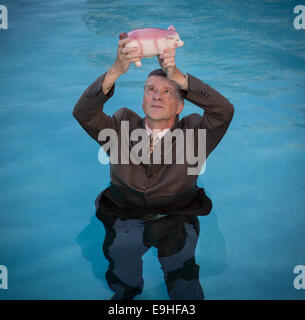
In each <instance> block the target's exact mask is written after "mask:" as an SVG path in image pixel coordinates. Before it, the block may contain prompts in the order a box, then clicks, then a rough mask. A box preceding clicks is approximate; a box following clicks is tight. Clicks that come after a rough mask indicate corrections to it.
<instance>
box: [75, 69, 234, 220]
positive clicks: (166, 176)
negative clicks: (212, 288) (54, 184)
mask: <svg viewBox="0 0 305 320" xmlns="http://www.w3.org/2000/svg"><path fill="white" fill-rule="evenodd" d="M104 77H105V74H103V75H102V76H100V77H98V78H97V79H96V80H95V81H94V82H93V83H92V84H91V85H90V86H89V87H88V88H87V89H86V90H85V92H84V93H83V94H82V96H81V97H80V99H79V100H78V102H77V103H76V105H75V107H74V110H73V116H74V117H75V118H76V119H77V121H78V122H79V123H80V125H81V126H82V127H83V128H84V130H86V132H87V133H88V134H89V135H90V136H91V137H92V138H93V139H94V140H96V141H98V134H99V132H100V131H101V130H102V129H105V128H111V129H114V130H115V131H116V132H117V133H118V137H119V138H118V140H120V130H121V126H120V124H121V121H129V130H130V133H131V132H132V130H134V129H137V128H143V129H144V128H145V121H144V118H141V117H140V116H139V115H138V114H136V113H135V112H134V111H132V110H130V109H128V108H121V109H119V110H118V111H117V112H115V113H114V114H113V116H109V115H107V114H105V113H104V111H103V106H104V104H105V103H106V101H107V100H108V99H109V98H111V96H112V95H113V93H114V89H115V85H114V86H113V87H112V88H111V90H110V91H109V93H108V94H107V95H104V94H103V92H102V82H103V79H104ZM188 83H189V85H188V90H187V91H184V98H185V99H186V100H188V101H190V102H192V103H194V104H195V105H197V106H198V107H200V108H201V109H203V110H204V113H203V116H200V115H199V114H197V113H193V114H190V115H188V116H186V117H184V118H182V119H181V120H179V119H178V118H177V119H176V123H175V125H174V126H173V127H172V128H170V130H171V132H172V131H173V130H175V129H176V128H180V129H182V130H184V131H185V130H186V129H194V130H195V132H196V130H198V129H206V158H207V157H208V155H209V154H210V153H211V152H212V151H213V150H214V148H215V147H216V146H217V144H218V143H219V142H220V140H221V139H222V137H223V136H224V134H225V132H226V131H227V129H228V126H229V124H230V122H231V120H232V117H233V113H234V108H233V105H232V104H231V103H230V102H229V101H228V100H227V99H226V98H224V97H223V96H222V95H221V94H220V93H219V92H217V91H216V90H215V89H213V88H211V87H210V86H209V85H207V84H205V83H203V82H202V81H201V80H199V79H197V78H195V77H193V76H192V75H188ZM162 140H163V138H162ZM162 140H161V143H162ZM98 143H99V144H100V145H103V143H104V142H101V141H98ZM119 143H120V141H119ZM135 143H136V142H133V141H131V142H130V148H131V147H133V145H134V144H135ZM195 146H196V143H195ZM174 148H175V139H174V140H173V149H174ZM174 154H175V152H174V151H173V155H174ZM195 154H196V151H195ZM173 159H174V157H173ZM188 167H189V166H188V164H187V163H185V164H175V163H173V164H170V165H169V164H164V163H161V164H143V163H140V164H139V165H136V164H133V163H132V162H130V163H129V164H110V180H111V182H110V186H109V187H108V188H106V189H105V190H104V191H102V192H101V193H100V194H99V196H98V198H97V200H96V207H97V215H99V214H103V213H106V214H115V215H119V216H125V217H143V216H146V215H148V216H149V215H152V216H154V215H156V214H158V213H162V214H175V215H206V214H208V213H210V211H211V208H212V202H211V200H210V199H209V198H208V197H207V196H206V194H205V191H204V189H203V188H199V187H198V186H197V178H198V176H197V175H188V174H187V171H186V170H187V168H188Z"/></svg>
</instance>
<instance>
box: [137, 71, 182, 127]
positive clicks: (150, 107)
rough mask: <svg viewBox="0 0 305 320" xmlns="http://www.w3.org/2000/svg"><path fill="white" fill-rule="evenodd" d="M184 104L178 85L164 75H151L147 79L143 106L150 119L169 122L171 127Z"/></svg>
mask: <svg viewBox="0 0 305 320" xmlns="http://www.w3.org/2000/svg"><path fill="white" fill-rule="evenodd" d="M183 106H184V102H183V101H181V100H180V99H179V94H178V92H177V87H176V86H175V84H174V83H172V82H171V81H170V80H168V79H167V78H165V77H162V76H150V77H149V78H148V79H147V80H146V83H145V86H144V97H143V105H142V107H143V110H144V113H145V115H146V116H147V118H148V119H150V120H153V121H155V122H156V121H158V120H159V121H161V122H162V123H168V124H169V127H171V126H172V125H173V124H174V123H175V118H176V115H177V114H180V113H181V112H182V109H183Z"/></svg>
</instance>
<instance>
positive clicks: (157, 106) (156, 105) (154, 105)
mask: <svg viewBox="0 0 305 320" xmlns="http://www.w3.org/2000/svg"><path fill="white" fill-rule="evenodd" d="M151 107H152V108H159V109H163V108H164V107H163V106H160V105H158V104H153V105H152V106H151Z"/></svg>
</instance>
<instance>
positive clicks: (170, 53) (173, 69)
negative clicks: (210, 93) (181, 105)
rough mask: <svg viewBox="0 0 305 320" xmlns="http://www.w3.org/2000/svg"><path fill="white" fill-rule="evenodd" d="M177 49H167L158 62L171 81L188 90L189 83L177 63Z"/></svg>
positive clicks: (160, 55)
mask: <svg viewBox="0 0 305 320" xmlns="http://www.w3.org/2000/svg"><path fill="white" fill-rule="evenodd" d="M175 55H176V49H175V48H173V49H170V48H167V49H165V50H164V51H163V53H161V54H159V55H158V61H159V64H160V66H161V68H162V69H163V70H164V72H166V74H167V78H168V79H169V80H172V81H175V82H176V83H178V84H179V86H180V87H181V88H182V89H184V90H186V89H187V83H186V81H185V80H186V79H185V76H184V74H183V73H182V72H181V71H180V70H179V69H178V68H177V66H176V61H175Z"/></svg>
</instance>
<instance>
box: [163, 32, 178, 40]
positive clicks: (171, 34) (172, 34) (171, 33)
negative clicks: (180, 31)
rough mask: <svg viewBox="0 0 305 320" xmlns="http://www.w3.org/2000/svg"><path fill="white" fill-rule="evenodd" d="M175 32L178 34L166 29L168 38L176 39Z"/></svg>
mask: <svg viewBox="0 0 305 320" xmlns="http://www.w3.org/2000/svg"><path fill="white" fill-rule="evenodd" d="M175 34H176V32H173V31H166V33H165V38H166V39H174V38H175Z"/></svg>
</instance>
